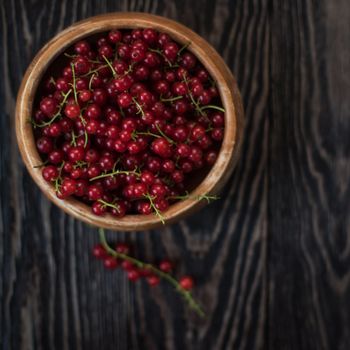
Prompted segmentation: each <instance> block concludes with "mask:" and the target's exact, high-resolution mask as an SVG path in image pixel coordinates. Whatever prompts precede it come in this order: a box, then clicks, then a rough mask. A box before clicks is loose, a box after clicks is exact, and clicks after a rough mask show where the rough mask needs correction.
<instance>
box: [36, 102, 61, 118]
mask: <svg viewBox="0 0 350 350" xmlns="http://www.w3.org/2000/svg"><path fill="white" fill-rule="evenodd" d="M40 110H41V111H42V112H43V113H44V114H45V115H46V116H48V117H51V116H53V115H54V114H55V112H56V111H57V102H56V101H55V99H53V98H52V97H46V98H44V99H43V100H41V102H40Z"/></svg>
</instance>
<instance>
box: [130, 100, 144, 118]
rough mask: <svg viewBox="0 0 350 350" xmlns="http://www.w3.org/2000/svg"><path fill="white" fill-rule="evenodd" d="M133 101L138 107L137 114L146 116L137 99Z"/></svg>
mask: <svg viewBox="0 0 350 350" xmlns="http://www.w3.org/2000/svg"><path fill="white" fill-rule="evenodd" d="M132 100H133V101H134V103H135V105H136V106H137V108H138V112H137V113H141V115H142V116H144V115H145V112H144V111H143V109H142V107H141V105H140V104H139V103H138V102H137V100H136V98H135V97H133V98H132Z"/></svg>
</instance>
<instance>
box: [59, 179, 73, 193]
mask: <svg viewBox="0 0 350 350" xmlns="http://www.w3.org/2000/svg"><path fill="white" fill-rule="evenodd" d="M75 190H76V182H75V180H73V179H70V178H65V179H63V181H62V184H61V192H62V193H63V194H64V195H67V196H70V195H72V194H74V193H75Z"/></svg>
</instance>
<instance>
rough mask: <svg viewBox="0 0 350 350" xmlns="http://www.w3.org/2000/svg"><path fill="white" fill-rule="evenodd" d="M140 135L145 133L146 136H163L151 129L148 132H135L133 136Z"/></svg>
mask: <svg viewBox="0 0 350 350" xmlns="http://www.w3.org/2000/svg"><path fill="white" fill-rule="evenodd" d="M138 135H145V136H153V137H157V138H160V137H162V136H160V135H157V134H153V132H150V131H146V132H138V131H137V132H134V133H133V134H132V135H131V137H132V138H133V137H135V136H136V137H137V136H138Z"/></svg>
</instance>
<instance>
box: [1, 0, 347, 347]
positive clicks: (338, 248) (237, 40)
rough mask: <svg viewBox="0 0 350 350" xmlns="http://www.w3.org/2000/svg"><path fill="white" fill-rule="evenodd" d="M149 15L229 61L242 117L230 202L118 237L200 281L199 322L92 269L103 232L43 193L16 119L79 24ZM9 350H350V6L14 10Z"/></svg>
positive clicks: (9, 60)
mask: <svg viewBox="0 0 350 350" xmlns="http://www.w3.org/2000/svg"><path fill="white" fill-rule="evenodd" d="M110 11H144V12H151V13H157V14H160V15H164V16H167V17H170V18H173V19H176V20H179V21H181V22H182V23H184V24H185V25H187V26H189V27H191V28H192V29H194V30H195V31H197V32H198V33H199V34H201V35H202V36H203V37H205V38H206V39H207V40H208V41H209V42H210V43H212V44H213V45H214V47H215V48H216V49H217V50H218V51H219V53H221V54H222V55H223V57H224V59H225V60H226V62H227V63H228V65H229V66H230V68H231V69H232V71H233V72H234V74H235V75H236V77H237V80H238V83H239V86H240V88H241V92H242V95H243V99H244V106H245V111H246V120H247V123H246V131H245V142H244V145H243V152H242V156H241V158H240V161H239V164H238V166H237V169H236V171H235V173H234V175H233V176H232V178H231V179H230V181H229V183H228V185H227V186H226V189H225V191H224V194H223V196H222V199H221V200H220V201H218V202H216V203H214V204H212V205H210V206H209V207H208V208H206V209H205V210H203V211H201V212H200V213H198V214H197V215H194V216H193V217H191V218H190V219H188V220H186V221H183V222H181V223H179V224H178V225H174V226H171V227H167V228H164V229H162V230H158V231H154V232H143V233H131V234H130V233H129V234H126V233H112V232H109V233H108V238H109V239H111V240H119V241H124V240H125V241H127V242H131V243H132V244H133V245H134V247H135V250H136V252H135V253H136V255H137V256H138V257H141V258H144V259H148V260H152V259H153V260H157V259H160V258H162V257H164V256H169V257H170V258H171V259H174V260H175V261H177V263H178V264H177V266H178V274H179V275H181V274H182V273H184V272H186V273H191V274H192V275H194V276H196V279H197V288H196V289H195V296H196V298H197V299H198V300H199V301H200V302H201V303H202V304H203V305H204V306H205V309H206V312H207V318H206V319H204V320H201V319H199V318H198V317H197V316H196V315H194V314H193V313H192V312H191V311H190V310H188V308H186V307H185V306H184V304H183V303H182V301H181V299H179V297H178V295H177V294H176V293H175V292H174V291H173V290H172V288H171V287H168V286H167V285H162V286H161V287H159V288H155V289H152V290H151V289H150V288H149V287H148V286H147V285H146V283H144V282H140V283H137V284H136V285H131V284H130V283H128V282H127V281H126V279H125V276H124V275H123V274H122V273H121V272H108V271H105V270H104V269H103V267H102V265H101V264H100V263H99V262H97V261H95V260H93V259H92V258H91V254H90V251H91V247H92V246H93V245H94V244H95V243H96V242H97V241H98V236H97V232H96V229H95V228H91V227H88V226H86V225H85V224H82V223H80V222H77V221H75V220H73V219H72V218H70V217H68V216H67V215H65V214H64V213H63V212H61V211H60V210H58V209H57V208H55V207H53V205H51V204H50V203H49V202H48V201H47V200H46V199H45V198H44V196H43V195H42V194H41V193H40V192H39V190H38V188H37V187H36V186H35V185H34V184H33V182H32V180H31V179H30V178H29V175H28V173H27V171H26V170H25V168H24V166H23V163H22V161H21V159H20V157H19V154H18V149H17V146H16V140H15V136H14V106H15V98H16V93H17V90H18V87H19V84H20V81H21V78H22V75H23V73H24V71H25V69H26V67H27V65H28V64H29V62H30V60H31V59H32V58H33V56H34V54H35V53H36V52H37V51H38V49H39V48H40V47H41V46H42V45H43V44H44V43H45V42H46V41H47V40H49V39H50V38H51V37H52V36H53V35H54V34H56V33H57V32H59V31H60V30H62V29H63V28H65V27H66V26H68V25H69V24H71V23H73V22H74V21H76V20H79V19H83V18H86V17H88V16H91V15H94V14H100V13H105V12H110ZM0 13H1V36H0V40H1V42H0V43H1V44H0V47H1V55H0V59H1V67H2V71H1V72H2V74H1V78H0V92H1V104H0V108H1V120H0V121H1V128H0V132H1V138H0V142H1V148H0V152H1V168H0V171H1V209H0V229H1V235H0V269H1V277H0V344H1V349H4V350H5V349H6V350H7V349H16V350H17V349H50V350H54V349H59V350H61V349H71V350H73V349H74V350H77V349H84V350H86V349H93V350H95V349H100V350H105V349H122V350H124V349H128V350H130V349H176V350H179V349H191V350H194V349H198V350H206V349H209V350H211V349H213V350H217V349H235V350H237V349H276V350H281V349H296V350H302V349H305V350H310V349H315V350H320V349H330V350H334V349H342V350H345V349H349V348H350V272H349V270H350V216H349V214H350V182H349V176H350V165H349V164H350V163H349V161H350V143H349V140H350V138H349V133H350V116H349V112H350V59H349V58H350V34H349V33H350V6H349V2H348V1H347V0H339V1H337V2H335V1H326V0H318V1H311V0H285V1H278V0H271V1H267V0H265V1H264V0H235V1H229V0H218V1H210V0H194V1H175V0H174V1H151V0H145V1H126V0H125V1H97V0H95V1H78V0H72V1H68V0H62V1H45V2H44V1H34V0H32V1H23V0H19V1H15V0H9V1H6V0H4V1H2V2H1V4H0Z"/></svg>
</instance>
